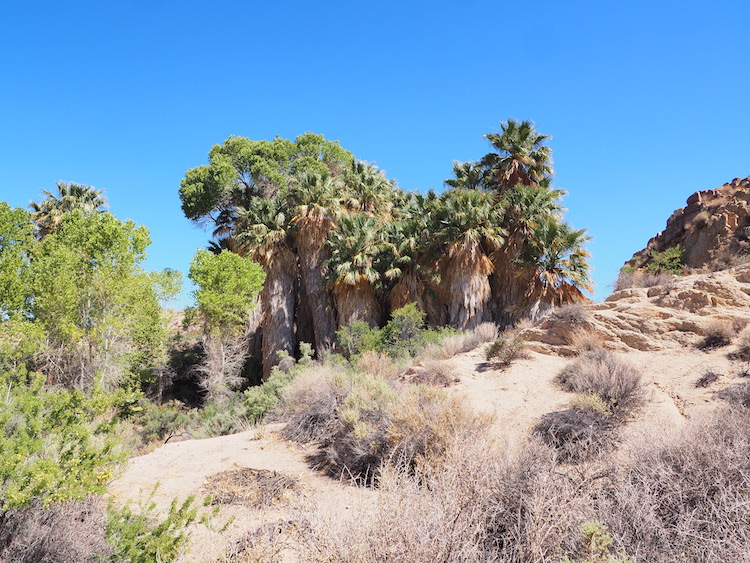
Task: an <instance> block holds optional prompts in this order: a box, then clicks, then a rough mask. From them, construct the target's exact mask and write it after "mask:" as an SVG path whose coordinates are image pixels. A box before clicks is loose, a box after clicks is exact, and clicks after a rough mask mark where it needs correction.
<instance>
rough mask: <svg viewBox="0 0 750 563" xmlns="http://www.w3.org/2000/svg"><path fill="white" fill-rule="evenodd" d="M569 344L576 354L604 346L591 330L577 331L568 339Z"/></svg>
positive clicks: (601, 340)
mask: <svg viewBox="0 0 750 563" xmlns="http://www.w3.org/2000/svg"><path fill="white" fill-rule="evenodd" d="M570 344H571V346H573V348H575V350H576V352H577V353H578V354H583V353H584V352H591V351H592V350H598V349H599V348H601V347H602V346H603V345H604V339H603V338H602V337H601V335H600V334H599V333H598V332H594V331H592V330H577V331H576V332H574V333H573V334H572V335H571V337H570Z"/></svg>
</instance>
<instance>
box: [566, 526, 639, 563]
mask: <svg viewBox="0 0 750 563" xmlns="http://www.w3.org/2000/svg"><path fill="white" fill-rule="evenodd" d="M580 530H581V536H583V537H582V541H581V547H580V549H579V553H580V556H581V557H583V559H570V558H569V557H564V558H563V560H562V562H561V563H633V560H632V559H630V558H629V557H628V556H627V555H614V554H612V544H613V540H612V536H611V535H610V533H609V530H608V529H607V527H606V526H605V525H604V524H602V523H601V522H600V521H599V520H592V521H590V522H586V523H584V524H582V525H581V528H580Z"/></svg>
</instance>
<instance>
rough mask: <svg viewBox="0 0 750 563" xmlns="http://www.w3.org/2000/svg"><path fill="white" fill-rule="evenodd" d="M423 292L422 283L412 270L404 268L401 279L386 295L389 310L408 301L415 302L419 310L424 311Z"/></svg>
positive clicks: (393, 309) (397, 307)
mask: <svg viewBox="0 0 750 563" xmlns="http://www.w3.org/2000/svg"><path fill="white" fill-rule="evenodd" d="M424 292H425V287H424V284H423V283H422V282H420V281H419V279H418V278H417V275H416V274H415V273H414V270H412V269H408V270H406V272H404V275H403V276H401V279H400V280H398V282H397V283H396V285H394V286H393V289H391V293H390V295H389V296H388V303H389V306H390V310H391V312H393V311H395V310H396V309H400V308H401V307H403V306H404V305H407V304H408V303H416V304H417V308H418V309H419V310H420V311H422V312H426V307H425V300H424V298H423V294H424Z"/></svg>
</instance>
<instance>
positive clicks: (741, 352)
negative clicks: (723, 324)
mask: <svg viewBox="0 0 750 563" xmlns="http://www.w3.org/2000/svg"><path fill="white" fill-rule="evenodd" d="M729 357H730V358H731V359H733V360H742V361H744V362H750V327H745V328H744V329H742V331H741V332H740V333H739V334H738V335H737V349H736V350H735V351H734V352H732V353H731V354H729Z"/></svg>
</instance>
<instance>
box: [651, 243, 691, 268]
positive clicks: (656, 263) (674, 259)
mask: <svg viewBox="0 0 750 563" xmlns="http://www.w3.org/2000/svg"><path fill="white" fill-rule="evenodd" d="M684 253H685V249H684V248H683V247H682V246H681V245H679V244H678V245H677V246H673V247H671V248H667V249H665V250H662V251H661V252H655V251H652V252H651V254H650V256H649V258H650V260H649V263H648V265H647V266H646V271H648V272H651V273H654V274H676V275H680V274H682V268H683V266H684V264H683V262H682V255H683V254H684Z"/></svg>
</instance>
